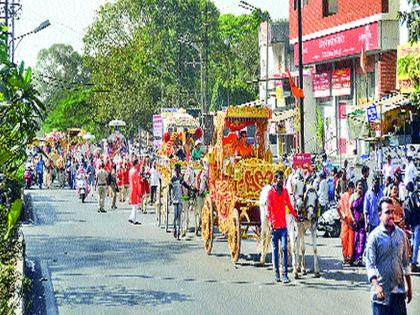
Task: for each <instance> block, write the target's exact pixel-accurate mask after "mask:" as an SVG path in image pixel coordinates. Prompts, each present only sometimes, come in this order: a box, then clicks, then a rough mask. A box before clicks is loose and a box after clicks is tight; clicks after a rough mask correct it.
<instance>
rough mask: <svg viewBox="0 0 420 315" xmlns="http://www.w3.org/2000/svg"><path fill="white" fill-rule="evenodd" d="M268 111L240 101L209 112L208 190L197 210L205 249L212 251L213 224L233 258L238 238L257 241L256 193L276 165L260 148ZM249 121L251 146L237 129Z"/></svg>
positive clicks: (234, 259) (237, 250) (263, 145)
mask: <svg viewBox="0 0 420 315" xmlns="http://www.w3.org/2000/svg"><path fill="white" fill-rule="evenodd" d="M271 115H272V113H271V110H270V109H269V108H267V107H265V106H256V105H242V106H235V107H234V106H231V107H228V108H227V110H226V111H224V112H218V113H216V115H215V117H214V128H215V131H214V134H213V146H212V147H211V148H210V150H209V154H208V160H209V194H208V196H207V197H206V199H205V201H204V206H203V209H202V213H201V215H202V219H201V220H202V221H201V235H202V239H203V241H204V249H205V252H206V253H207V254H210V253H211V250H212V246H213V239H214V226H216V227H218V229H219V231H220V232H221V233H222V234H224V236H225V237H227V241H228V247H229V252H230V256H231V259H232V262H233V263H236V262H237V261H238V259H239V256H240V250H241V238H255V239H256V240H257V242H259V241H260V230H261V219H260V208H259V194H260V192H261V189H262V188H263V187H264V186H265V185H267V184H268V183H271V182H272V180H273V176H274V172H275V170H276V169H277V168H279V166H276V165H274V164H272V163H271V161H270V160H271V153H270V151H269V149H268V150H267V149H266V137H267V125H268V121H269V119H270V118H271ZM249 126H254V127H255V136H254V137H253V141H252V142H253V143H252V145H251V144H248V143H247V142H245V140H244V139H238V134H237V133H238V132H241V131H242V132H241V134H242V135H243V131H244V130H245V129H247V128H248V127H249ZM247 136H248V135H247ZM247 140H249V138H248V137H247ZM242 147H243V148H242ZM238 152H239V153H244V154H242V156H240V155H238Z"/></svg>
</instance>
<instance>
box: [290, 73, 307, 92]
mask: <svg viewBox="0 0 420 315" xmlns="http://www.w3.org/2000/svg"><path fill="white" fill-rule="evenodd" d="M287 76H288V77H289V83H290V89H291V90H292V94H293V96H294V97H296V98H304V97H305V95H304V94H303V90H302V89H300V88H298V87H297V86H296V84H295V81H293V78H292V75H291V74H290V71H289V69H287Z"/></svg>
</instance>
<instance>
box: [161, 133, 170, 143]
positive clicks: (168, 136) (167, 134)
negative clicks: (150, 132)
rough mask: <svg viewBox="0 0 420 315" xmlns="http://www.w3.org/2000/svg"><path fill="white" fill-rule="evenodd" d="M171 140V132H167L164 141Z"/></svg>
mask: <svg viewBox="0 0 420 315" xmlns="http://www.w3.org/2000/svg"><path fill="white" fill-rule="evenodd" d="M169 140H171V135H170V134H169V132H165V133H164V134H163V141H165V142H168V141H169Z"/></svg>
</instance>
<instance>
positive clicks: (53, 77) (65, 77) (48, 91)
mask: <svg viewBox="0 0 420 315" xmlns="http://www.w3.org/2000/svg"><path fill="white" fill-rule="evenodd" d="M35 69H36V70H35V73H34V75H35V79H36V87H37V89H38V91H39V92H40V94H41V95H42V100H43V101H44V103H45V105H46V106H47V108H48V109H53V108H54V106H55V104H56V103H57V102H58V101H59V100H60V98H61V97H62V94H63V93H64V92H65V91H66V90H67V89H69V88H72V87H75V86H78V85H80V84H86V83H87V82H88V81H89V73H88V71H87V69H86V68H85V67H84V66H83V58H82V56H81V55H80V54H79V53H78V52H77V51H75V50H74V49H73V47H72V46H70V45H65V44H53V45H52V46H51V47H49V48H46V49H41V50H40V51H39V53H38V57H37V63H36V67H35Z"/></svg>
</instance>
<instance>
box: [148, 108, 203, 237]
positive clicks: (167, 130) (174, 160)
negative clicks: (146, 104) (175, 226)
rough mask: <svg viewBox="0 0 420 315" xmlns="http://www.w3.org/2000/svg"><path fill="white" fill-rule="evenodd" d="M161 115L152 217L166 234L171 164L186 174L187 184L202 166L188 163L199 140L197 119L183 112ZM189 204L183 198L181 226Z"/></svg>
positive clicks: (189, 201) (199, 133)
mask: <svg viewBox="0 0 420 315" xmlns="http://www.w3.org/2000/svg"><path fill="white" fill-rule="evenodd" d="M161 116H162V127H163V129H164V133H163V143H162V148H161V149H160V150H159V152H158V159H157V170H158V172H159V174H160V185H159V192H158V196H159V199H158V205H157V211H156V215H157V222H158V225H159V226H160V225H161V224H162V223H164V224H165V225H166V231H168V230H169V224H170V222H169V215H170V208H171V207H170V196H169V193H170V192H169V184H170V181H171V178H172V175H173V174H174V169H175V165H176V164H179V165H181V170H182V173H183V174H185V175H186V176H184V179H185V180H186V181H187V183H188V184H191V185H193V182H194V177H195V175H196V174H197V173H198V172H199V171H200V170H202V165H201V164H200V161H192V160H190V155H191V152H192V149H193V147H194V142H195V141H197V140H199V139H201V137H202V131H201V129H200V124H199V122H198V120H197V119H196V118H194V117H193V116H191V115H189V114H188V113H186V112H185V110H184V109H176V110H173V111H164V112H162V113H161ZM181 152H182V153H181ZM187 177H188V178H187ZM193 201H194V200H189V199H188V198H187V196H186V200H185V202H184V203H185V205H184V207H183V213H182V214H181V217H182V219H181V221H183V222H184V225H188V220H184V219H185V218H188V216H187V215H188V211H189V210H193V208H194V202H193ZM187 228H188V227H187V226H186V227H185V226H184V228H183V230H186V229H187ZM196 229H197V227H196Z"/></svg>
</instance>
